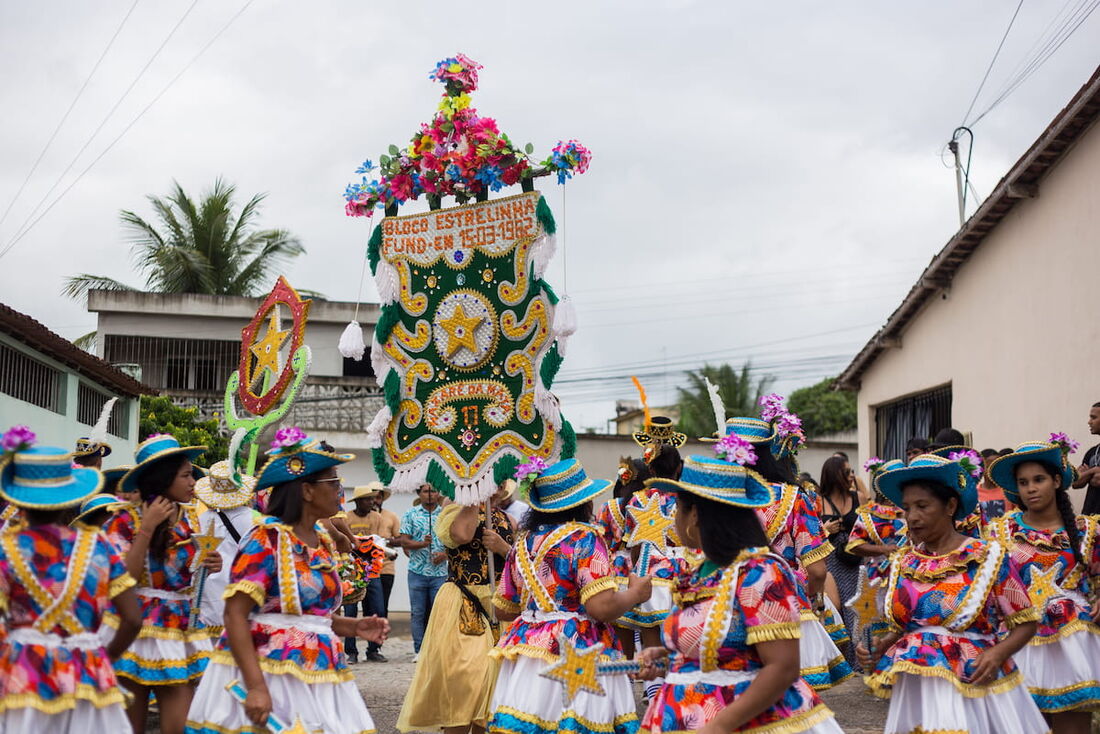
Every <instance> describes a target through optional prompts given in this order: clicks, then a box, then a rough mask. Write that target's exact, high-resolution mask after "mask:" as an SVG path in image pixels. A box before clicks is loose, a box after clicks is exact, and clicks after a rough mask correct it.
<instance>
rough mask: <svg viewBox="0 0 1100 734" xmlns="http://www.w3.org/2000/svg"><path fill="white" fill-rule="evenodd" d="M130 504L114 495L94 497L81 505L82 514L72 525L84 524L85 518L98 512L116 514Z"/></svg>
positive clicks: (74, 519) (97, 495)
mask: <svg viewBox="0 0 1100 734" xmlns="http://www.w3.org/2000/svg"><path fill="white" fill-rule="evenodd" d="M128 504H130V503H129V502H127V501H126V500H124V499H120V498H119V497H116V496H114V495H113V494H96V495H92V496H91V497H90V498H89V499H86V500H84V503H83V504H82V505H80V514H78V515H77V516H76V517H74V518H73V521H72V522H71V523H69V524H70V525H75V524H76V523H78V522H82V521H83V520H84V518H86V517H87V516H88V515H91V514H92V513H93V512H96V511H97V510H108V511H110V512H114V511H115V510H119V509H121V508H123V507H126V506H127V505H128Z"/></svg>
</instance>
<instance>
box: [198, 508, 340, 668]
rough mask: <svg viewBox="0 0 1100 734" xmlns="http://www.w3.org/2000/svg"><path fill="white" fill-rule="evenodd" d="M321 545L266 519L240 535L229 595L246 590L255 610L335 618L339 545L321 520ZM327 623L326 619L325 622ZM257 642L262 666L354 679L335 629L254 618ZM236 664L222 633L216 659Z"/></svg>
mask: <svg viewBox="0 0 1100 734" xmlns="http://www.w3.org/2000/svg"><path fill="white" fill-rule="evenodd" d="M315 530H316V531H317V535H318V537H319V538H320V541H321V542H320V543H319V544H318V545H317V547H316V548H310V547H309V546H308V545H306V544H305V543H303V542H302V541H301V540H300V539H299V538H298V536H296V535H295V534H294V532H293V531H292V530H291V528H290V527H289V526H288V525H285V524H283V523H282V522H281V521H279V519H278V518H274V517H265V518H264V519H263V520H262V521H261V523H260V524H259V525H257V526H255V527H254V528H252V530H251V531H250V532H249V533H248V534H247V535H246V536H244V537H243V538H242V539H241V545H240V548H239V549H238V550H237V557H236V558H235V559H234V560H233V567H232V569H231V570H230V572H229V585H228V586H227V587H226V589H225V598H226V599H229V598H230V597H232V596H234V595H235V594H245V595H247V596H249V597H250V598H251V599H252V601H254V602H255V604H256V608H255V609H254V611H253V613H254V614H256V613H259V614H290V615H301V616H304V617H310V616H313V617H320V618H324V619H326V620H327V619H330V618H331V617H332V615H333V614H334V613H335V612H336V611H337V610H339V608H340V601H341V586H340V573H339V571H338V570H337V565H336V549H335V545H334V543H333V541H332V539H331V538H330V537H329V535H328V533H327V532H326V531H325V529H324V528H323V527H321V525H320V524H318V525H316V526H315ZM321 626H322V627H323V626H324V623H323V622H322V623H321ZM252 642H253V644H255V645H256V652H257V653H258V654H259V656H260V667H261V668H262V669H264V670H265V671H267V672H270V673H287V674H290V675H293V676H294V677H296V678H298V679H299V680H302V681H304V682H306V683H313V682H324V681H343V680H350V679H351V677H352V675H351V671H350V670H348V669H347V663H346V661H345V658H344V651H343V645H342V643H341V642H340V640H339V638H338V637H336V635H334V634H333V633H332V632H331V631H324V632H318V631H317V630H316V629H315V628H312V627H310V626H308V625H307V624H306V623H305V622H304V621H303V623H302V624H301V625H300V626H284V625H279V624H266V623H261V622H257V621H256V620H253V622H252ZM212 659H213V660H215V661H218V662H224V663H226V664H227V665H233V664H234V663H233V662H232V656H231V655H230V652H229V643H228V639H227V637H226V635H225V634H224V633H223V634H222V637H221V639H220V640H219V641H218V649H217V650H216V651H215V653H214V656H213V658H212Z"/></svg>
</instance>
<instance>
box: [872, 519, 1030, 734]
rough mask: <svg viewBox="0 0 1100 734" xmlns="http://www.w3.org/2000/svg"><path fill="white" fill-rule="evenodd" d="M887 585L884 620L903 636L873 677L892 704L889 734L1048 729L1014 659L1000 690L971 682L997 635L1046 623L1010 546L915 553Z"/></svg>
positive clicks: (1023, 733)
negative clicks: (1039, 621)
mask: <svg viewBox="0 0 1100 734" xmlns="http://www.w3.org/2000/svg"><path fill="white" fill-rule="evenodd" d="M886 588H887V597H886V610H885V611H886V622H887V623H888V624H889V625H890V628H891V629H892V630H894V631H895V632H898V633H900V634H901V638H900V639H898V641H897V642H896V643H894V645H893V646H892V647H891V648H890V649H889V650H887V651H886V654H885V655H883V656H882V658H881V659H880V660H879V662H878V665H877V666H876V667H875V671H874V673H873V674H872V675H871V676H869V677H868V678H867V679H866V680H867V685H868V686H870V688H871V691H872V692H873V693H875V694H876V695H878V696H880V697H882V698H890V713H889V715H888V717H887V720H886V734H895V733H901V734H909V733H912V732H928V731H947V732H955V731H965V732H972V734H1033V733H1034V732H1045V731H1047V730H1048V728H1047V725H1046V724H1045V722H1044V721H1043V717H1042V714H1040V712H1039V709H1038V708H1037V707H1036V705H1035V702H1034V701H1032V699H1031V696H1029V695H1028V693H1027V688H1025V687H1024V686H1023V685H1022V684H1023V676H1021V675H1020V672H1019V671H1018V670H1017V669H1016V664H1015V663H1013V662H1012V660H1011V659H1009V660H1007V661H1005V664H1004V666H1003V667H1002V669H1001V670H1000V671H999V673H998V675H997V678H996V680H994V681H993V682H992V683H989V684H987V685H975V684H973V683H971V682H970V680H971V679H972V677H973V674H974V666H975V664H976V662H977V658H978V655H980V654H981V653H982V652H983V651H984V650H988V649H989V648H991V647H993V645H994V644H996V642H997V634H998V632H1000V631H1002V630H1003V629H1004V628H1005V627H1008V628H1012V627H1015V626H1016V625H1018V624H1022V623H1025V622H1033V621H1036V620H1037V619H1038V618H1039V610H1038V609H1036V608H1035V607H1034V606H1032V604H1031V600H1030V599H1029V598H1028V593H1027V587H1026V586H1025V585H1024V582H1023V581H1022V580H1021V578H1020V573H1019V570H1018V569H1017V567H1016V564H1015V563H1014V562H1013V561H1012V559H1011V557H1010V556H1009V553H1008V549H1007V548H1006V547H1005V546H1003V545H1001V544H1000V543H999V542H997V541H992V542H986V541H984V540H978V539H968V540H966V541H965V542H964V543H963V544H962V545H960V546H959V547H958V548H956V549H955V550H953V551H951V552H950V553H947V554H945V555H941V556H934V555H929V554H927V553H925V552H924V551H923V549H922V548H921V547H920V546H918V547H911V548H910V549H909V550H908V551H906V552H904V553H901V554H897V555H895V557H894V559H893V561H892V562H891V564H890V576H889V579H888V580H887V587H886Z"/></svg>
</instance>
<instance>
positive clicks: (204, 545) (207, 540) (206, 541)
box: [191, 522, 222, 565]
mask: <svg viewBox="0 0 1100 734" xmlns="http://www.w3.org/2000/svg"><path fill="white" fill-rule="evenodd" d="M191 540H192V541H193V542H194V543H195V548H196V549H197V553H196V554H195V563H196V564H197V565H202V562H203V561H205V560H206V558H207V556H209V555H210V554H211V553H213V552H215V551H216V550H218V546H219V545H221V544H222V539H221V538H219V537H218V536H217V535H214V523H213V522H211V523H210V528H209V529H208V530H207V531H206V532H205V533H203V534H202V535H192V536H191Z"/></svg>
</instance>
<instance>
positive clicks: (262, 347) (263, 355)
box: [249, 309, 290, 379]
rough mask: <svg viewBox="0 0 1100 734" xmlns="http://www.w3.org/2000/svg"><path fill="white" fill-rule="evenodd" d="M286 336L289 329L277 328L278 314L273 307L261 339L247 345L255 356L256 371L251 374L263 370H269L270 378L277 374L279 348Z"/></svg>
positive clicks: (288, 334) (258, 373)
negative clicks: (249, 345)
mask: <svg viewBox="0 0 1100 734" xmlns="http://www.w3.org/2000/svg"><path fill="white" fill-rule="evenodd" d="M288 336H290V331H283V330H281V329H280V328H279V314H278V312H277V311H276V310H275V309H271V316H270V320H269V321H268V322H267V333H265V334H264V338H263V339H260V340H259V341H258V342H256V343H255V344H253V345H252V346H251V347H249V350H250V351H251V352H252V354H254V355H255V356H256V371H255V372H253V373H252V374H254V375H257V376H258V375H260V374H261V373H262V372H263V371H264V370H271V377H272V379H274V378H277V377H278V376H279V371H280V368H279V350H280V349H281V348H282V346H283V342H285V341H286V339H287V337H288Z"/></svg>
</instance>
